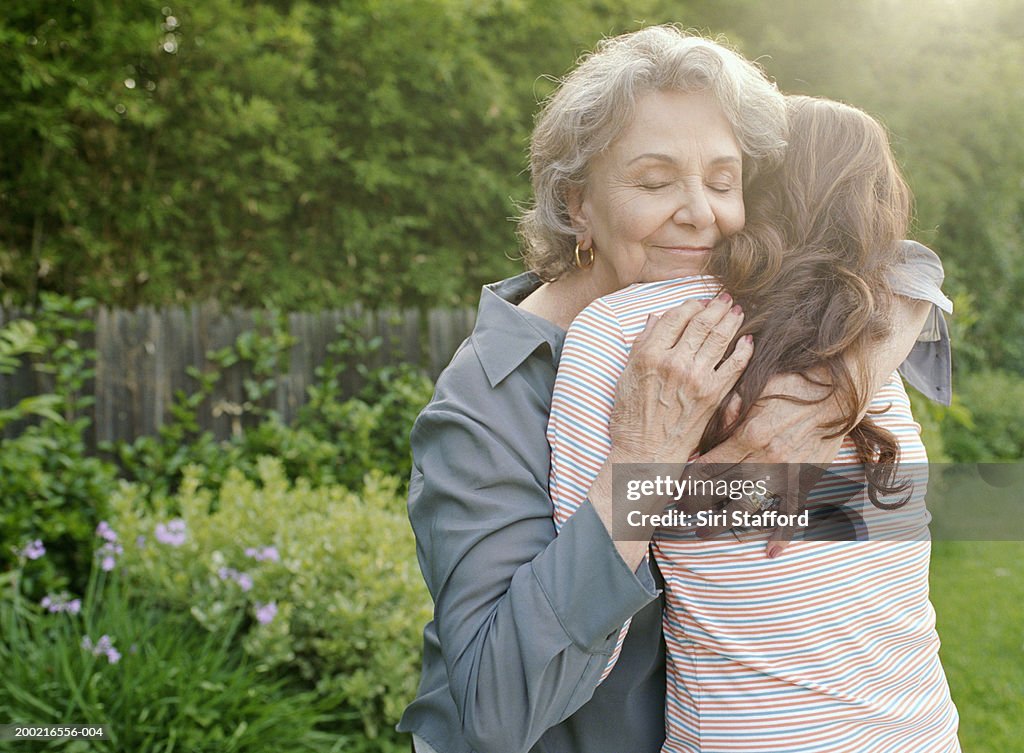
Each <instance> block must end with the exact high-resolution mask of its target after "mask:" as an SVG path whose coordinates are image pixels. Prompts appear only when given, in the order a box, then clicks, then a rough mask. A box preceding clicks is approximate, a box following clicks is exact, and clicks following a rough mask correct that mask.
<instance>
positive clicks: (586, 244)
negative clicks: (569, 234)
mask: <svg viewBox="0 0 1024 753" xmlns="http://www.w3.org/2000/svg"><path fill="white" fill-rule="evenodd" d="M566 209H567V210H568V213H569V221H570V222H571V223H572V224H573V227H575V228H577V233H576V238H577V240H579V244H580V248H590V246H591V245H592V243H593V240H592V238H591V236H590V219H589V217H588V216H587V207H586V202H585V201H584V196H583V189H582V188H581V187H579V186H573V187H572V188H570V189H569V193H568V195H567V196H566Z"/></svg>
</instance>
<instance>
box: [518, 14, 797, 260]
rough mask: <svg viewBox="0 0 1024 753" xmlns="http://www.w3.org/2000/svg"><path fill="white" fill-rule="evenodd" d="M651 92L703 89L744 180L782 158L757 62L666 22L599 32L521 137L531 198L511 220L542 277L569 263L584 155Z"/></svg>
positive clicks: (782, 132)
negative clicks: (735, 146) (572, 201)
mask: <svg viewBox="0 0 1024 753" xmlns="http://www.w3.org/2000/svg"><path fill="white" fill-rule="evenodd" d="M652 91H684V92H700V91H707V92H709V93H710V94H711V95H712V96H714V97H715V99H716V100H717V101H718V103H719V105H720V106H721V108H722V111H723V113H724V114H725V117H726V119H727V120H728V121H729V123H730V124H731V125H732V129H733V133H734V135H735V137H736V140H737V142H739V145H740V149H741V150H742V152H743V173H744V175H743V180H744V183H745V184H749V182H750V180H751V179H752V178H753V177H754V176H755V175H757V173H759V172H761V171H762V170H764V169H767V168H769V167H771V166H772V165H775V164H777V163H778V162H780V161H781V159H782V155H783V151H784V150H785V146H786V104H785V100H784V98H783V96H782V94H781V93H780V92H779V91H778V89H777V88H776V87H775V85H774V84H773V83H771V82H770V81H768V79H767V78H766V77H765V75H764V73H763V72H762V71H761V69H760V68H759V67H758V66H757V65H755V64H754V63H751V62H750V61H749V60H747V59H746V58H744V57H742V56H741V55H739V54H738V53H736V52H734V51H733V50H731V49H729V48H728V47H726V46H724V45H723V44H721V43H719V42H716V41H712V40H710V39H706V38H704V37H701V36H696V35H691V34H688V33H686V32H684V31H681V30H680V29H678V28H676V27H675V26H669V25H663V26H650V27H647V28H645V29H641V30H640V31H635V32H631V33H629V34H622V35H620V36H617V37H612V38H609V39H604V40H602V41H601V42H600V43H599V44H598V45H597V48H596V49H595V50H594V51H593V52H592V53H590V54H589V55H586V56H584V57H583V58H581V60H580V63H579V65H578V66H577V67H576V69H575V70H573V71H572V72H571V73H570V74H569V75H568V76H566V77H565V78H564V79H563V80H562V82H561V85H560V86H559V87H558V88H557V89H556V90H555V92H554V93H553V94H552V95H551V97H550V98H549V99H548V100H547V102H546V103H545V104H544V106H543V108H542V109H541V111H540V114H539V115H538V117H537V123H536V126H535V127H534V129H533V135H532V137H531V139H530V174H531V177H532V180H533V204H532V206H531V207H530V208H529V209H527V210H526V211H525V212H523V213H522V215H521V216H520V219H519V228H518V232H519V237H520V238H521V240H522V243H523V258H524V260H525V262H526V265H527V267H528V268H529V269H532V270H533V271H534V272H536V273H537V274H538V275H539V276H540V277H541V278H542V279H545V280H554V279H557V278H558V277H559V276H561V275H563V274H564V273H566V272H568V271H569V270H571V269H572V268H573V249H574V247H575V235H576V234H577V233H578V232H580V228H577V227H574V226H573V224H572V221H571V220H570V218H569V208H568V200H569V195H570V192H571V191H572V190H573V189H577V190H582V189H583V187H584V186H585V184H586V179H587V170H588V168H589V166H590V163H591V160H592V159H593V158H594V157H595V156H596V155H597V154H599V153H600V152H602V151H603V150H605V149H607V148H608V147H609V146H611V144H612V142H614V140H615V139H616V138H617V137H618V136H619V134H620V133H622V131H623V130H624V129H625V128H626V127H627V126H628V124H629V123H630V122H631V121H632V119H633V115H634V112H635V110H636V104H637V100H638V99H639V98H640V97H641V96H642V95H644V94H647V93H649V92H652Z"/></svg>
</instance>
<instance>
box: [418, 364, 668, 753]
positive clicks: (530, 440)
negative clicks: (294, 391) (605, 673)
mask: <svg viewBox="0 0 1024 753" xmlns="http://www.w3.org/2000/svg"><path fill="white" fill-rule="evenodd" d="M462 356H465V357H467V358H470V359H472V358H475V355H473V354H472V353H470V352H464V353H463V354H462ZM534 360H539V359H534ZM463 365H465V364H463ZM470 367H472V364H470ZM549 368H550V367H549ZM452 381H453V382H454V380H452ZM449 386H450V387H451V388H452V389H450V390H447V389H446V385H445V384H443V383H439V393H438V397H437V398H435V400H434V401H433V402H432V403H431V405H430V406H429V407H428V408H427V409H426V410H425V411H424V412H423V414H421V416H420V418H419V419H418V420H417V422H416V426H415V427H414V429H413V434H412V442H413V450H414V458H415V464H416V469H415V471H414V476H413V483H412V485H411V489H410V505H409V510H410V519H411V521H412V524H413V528H414V530H415V532H416V539H417V547H418V555H419V557H420V565H421V569H422V570H423V574H424V577H425V579H426V581H427V586H428V588H429V589H430V592H431V595H432V596H433V598H434V615H435V623H436V630H437V635H438V641H439V643H440V649H441V653H442V655H443V660H444V665H445V668H446V671H447V676H448V689H449V691H450V693H451V696H452V700H453V701H454V703H455V706H456V709H457V712H458V718H459V721H460V723H461V726H462V735H463V737H464V738H465V740H466V742H467V743H468V744H469V745H470V746H471V747H472V748H474V749H477V750H487V751H494V752H495V753H501V752H504V751H509V752H513V751H519V752H523V751H527V750H529V749H530V748H531V747H532V746H533V745H534V744H535V743H536V741H537V740H538V739H539V738H540V737H541V735H543V734H544V732H546V731H547V730H548V729H550V728H551V727H553V726H555V725H556V724H558V723H559V722H561V721H563V720H564V719H565V718H567V717H568V716H570V715H571V714H572V713H573V712H575V711H576V710H577V709H578V708H579V707H580V706H582V705H583V704H584V703H585V702H586V701H587V700H589V699H590V697H591V696H592V694H593V692H594V689H595V687H596V686H597V684H598V681H599V679H600V676H601V673H602V670H603V669H604V667H605V665H606V663H607V660H608V656H609V655H610V653H611V651H612V648H613V647H614V643H615V637H616V635H617V633H618V629H619V627H620V626H621V625H622V623H623V622H625V621H626V620H627V619H629V618H630V617H631V616H632V615H633V614H635V613H636V612H637V611H638V610H639V609H640V608H642V607H643V606H644V605H646V604H648V603H649V602H651V601H652V600H653V599H654V598H656V595H657V594H656V590H655V587H654V581H653V578H652V576H651V574H650V571H649V569H648V568H647V567H646V566H644V567H643V568H641V569H640V571H639V577H638V575H637V574H634V572H633V571H632V569H631V568H630V567H628V566H627V565H626V564H625V563H624V562H623V561H622V559H621V557H620V556H619V555H618V553H617V552H616V549H615V546H614V544H613V543H612V541H611V539H610V537H609V536H608V533H607V531H606V529H605V527H604V525H603V524H602V523H601V521H600V519H599V518H598V517H597V515H596V514H595V512H594V510H593V508H591V507H590V505H589V504H584V505H583V506H582V507H581V508H580V510H579V511H578V513H577V514H576V515H574V516H573V517H572V519H571V520H570V521H568V522H567V524H566V525H565V527H564V528H563V529H562V533H561V535H560V536H558V537H557V538H556V537H555V532H554V525H553V522H552V519H551V501H550V498H549V497H548V494H547V472H548V459H547V454H548V449H547V442H546V441H545V437H544V430H545V426H546V420H547V396H546V395H544V394H543V390H540V391H538V390H537V389H535V386H536V385H535V384H531V383H529V380H528V379H527V378H526V377H524V376H523V375H522V374H521V373H518V372H517V373H513V374H512V375H510V376H509V377H508V378H506V379H505V380H504V381H503V382H502V383H501V384H499V385H497V386H496V387H495V388H494V389H491V388H490V387H489V386H488V385H487V384H486V382H485V381H484V380H483V378H482V377H481V378H479V379H465V380H460V381H459V382H458V384H454V383H453V384H451V385H449Z"/></svg>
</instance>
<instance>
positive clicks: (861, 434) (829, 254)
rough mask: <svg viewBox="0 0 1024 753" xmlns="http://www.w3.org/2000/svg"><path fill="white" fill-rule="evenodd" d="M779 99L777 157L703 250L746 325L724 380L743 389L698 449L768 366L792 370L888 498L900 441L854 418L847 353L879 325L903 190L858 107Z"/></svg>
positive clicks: (856, 401) (901, 225) (768, 373)
mask: <svg viewBox="0 0 1024 753" xmlns="http://www.w3.org/2000/svg"><path fill="white" fill-rule="evenodd" d="M787 110H788V113H789V127H790V134H789V147H788V148H787V150H786V155H785V157H784V159H783V162H782V165H781V166H780V167H779V168H778V169H777V170H775V171H773V172H771V173H768V174H765V175H762V176H761V177H760V178H759V179H758V180H757V182H756V183H755V184H752V185H751V188H750V190H749V191H748V201H747V224H746V226H745V228H744V229H743V231H741V232H740V233H738V234H737V235H735V236H733V237H732V238H730V239H728V240H727V241H725V242H724V243H723V244H722V245H721V246H720V247H719V248H717V249H716V251H715V253H714V254H712V258H711V260H710V262H709V267H710V269H709V271H710V273H711V274H713V275H715V276H716V277H718V278H719V279H720V280H721V282H722V283H723V285H724V287H725V289H726V290H728V291H729V292H730V293H732V294H733V295H734V296H735V298H736V299H737V301H738V302H740V303H741V304H742V305H743V309H744V312H745V314H746V318H745V320H744V326H743V329H742V330H741V332H740V333H739V335H737V336H738V337H739V336H742V335H744V334H747V333H751V334H754V335H755V342H756V347H755V349H754V355H753V357H752V359H751V362H750V364H749V365H748V366H747V368H746V370H745V371H744V373H743V375H742V376H741V378H740V380H739V382H738V383H737V385H736V388H735V392H736V393H737V394H739V396H740V398H741V399H742V408H741V412H740V416H739V418H738V420H737V421H736V422H735V423H734V424H733V425H732V426H726V425H725V422H724V405H725V403H723V407H722V408H720V409H719V411H718V413H717V414H716V416H715V418H714V419H713V420H712V422H711V424H710V425H709V426H708V430H707V432H706V433H705V435H704V439H703V440H702V444H701V450H702V451H705V450H707V449H708V448H710V447H713V446H714V445H716V444H718V443H719V442H721V441H722V440H723V439H725V437H727V436H728V434H729V433H730V432H731V430H732V429H734V428H735V427H736V426H738V425H739V424H740V423H742V421H743V420H744V419H745V418H746V417H747V415H748V414H749V411H750V410H751V408H752V407H753V406H754V403H755V402H756V401H757V399H758V398H759V397H760V396H761V394H762V392H763V391H764V389H765V387H766V385H767V383H768V380H769V379H770V378H771V377H773V376H775V375H777V374H781V373H783V372H797V373H803V374H804V375H805V376H806V377H807V378H809V379H810V380H811V381H814V382H817V383H819V384H823V385H824V386H826V387H828V388H829V394H830V395H831V396H835V398H836V399H837V401H838V403H839V405H840V406H841V408H842V416H841V417H840V418H839V419H838V420H836V421H834V422H831V423H829V424H826V425H825V426H824V428H828V429H834V430H835V431H834V433H833V434H832V436H840V435H842V434H850V435H851V437H852V438H853V440H854V442H855V443H856V447H857V452H858V455H859V457H860V459H861V461H862V462H864V464H865V470H866V476H867V480H868V482H869V495H870V498H871V501H872V502H873V503H874V504H875V505H876V506H878V507H896V506H899V505H902V504H904V503H905V502H906V499H903V500H902V501H900V502H897V503H896V504H894V505H887V504H883V503H880V502H879V501H878V498H877V494H878V492H882V493H885V494H892V493H895V492H898V491H901V490H903V489H904V488H905V487H904V485H902V484H899V483H897V482H896V480H895V474H896V463H897V462H898V459H899V458H898V456H899V445H898V444H897V442H896V438H895V437H894V436H893V435H892V433H890V432H889V431H887V430H885V429H883V428H882V427H880V426H878V425H877V424H875V423H874V422H873V421H872V420H871V417H870V416H865V417H864V418H863V419H861V420H859V421H858V416H859V415H860V414H861V412H862V411H863V410H864V407H865V406H866V405H867V404H868V401H869V400H870V398H871V395H870V394H868V392H869V389H870V386H869V385H868V384H867V380H866V379H865V378H863V377H861V378H858V377H856V376H855V375H854V374H853V373H852V372H851V370H850V369H849V367H848V366H847V359H848V358H851V357H852V358H855V359H856V358H860V359H861V360H862V361H863V359H864V358H866V356H867V355H868V352H869V349H870V347H871V346H872V345H875V344H877V343H879V342H880V341H882V340H883V339H884V338H885V337H886V335H887V334H888V333H889V330H890V327H891V313H892V305H893V294H892V292H891V290H890V289H889V285H888V281H887V273H888V271H889V270H890V269H891V268H892V266H893V265H894V263H895V262H896V261H897V260H898V258H899V254H900V240H901V239H902V238H904V237H905V236H906V232H907V226H908V224H909V219H910V191H909V189H908V188H907V185H906V183H905V181H904V180H903V177H902V176H901V174H900V170H899V167H898V166H897V164H896V161H895V159H894V157H893V155H892V151H891V149H890V147H889V140H888V138H887V135H886V132H885V130H884V129H883V128H882V126H881V125H880V124H879V123H878V122H877V121H876V120H874V119H873V118H872V117H870V116H869V115H867V114H866V113H864V112H862V111H860V110H858V109H856V108H854V107H850V106H848V105H844V104H841V103H839V102H834V101H831V100H826V99H816V98H812V97H803V96H793V97H788V98H787ZM812 371H813V373H814V374H817V375H819V376H820V377H821V378H820V379H817V378H815V377H814V376H811V373H812ZM822 375H823V376H822ZM790 399H792V398H790Z"/></svg>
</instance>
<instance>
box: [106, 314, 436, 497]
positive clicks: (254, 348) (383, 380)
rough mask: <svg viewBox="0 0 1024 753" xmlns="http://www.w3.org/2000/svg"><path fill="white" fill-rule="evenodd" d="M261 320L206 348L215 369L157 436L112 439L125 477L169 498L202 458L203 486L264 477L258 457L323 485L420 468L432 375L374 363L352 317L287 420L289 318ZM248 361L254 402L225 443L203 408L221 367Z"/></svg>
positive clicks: (179, 402)
mask: <svg viewBox="0 0 1024 753" xmlns="http://www.w3.org/2000/svg"><path fill="white" fill-rule="evenodd" d="M258 324H259V325H260V326H261V327H262V329H263V330H266V331H265V332H261V331H255V330H254V331H248V332H244V333H242V334H241V335H240V336H239V337H238V339H237V341H236V342H235V343H234V345H232V346H230V347H228V348H223V349H221V350H220V351H216V352H211V353H208V354H207V358H208V359H209V360H210V361H211V362H212V363H213V364H215V366H214V367H213V368H211V369H210V370H208V371H205V372H200V371H198V370H196V369H194V368H193V369H192V370H191V371H190V374H191V376H192V377H193V378H194V379H195V380H196V388H195V390H193V391H192V392H191V393H185V392H179V393H178V394H177V395H176V397H175V400H174V403H173V405H172V407H171V411H170V413H171V416H170V420H169V421H167V422H166V423H165V424H164V425H163V426H162V427H161V428H160V430H159V433H158V434H157V435H156V436H143V437H139V438H138V439H136V440H134V441H133V442H130V443H128V442H122V443H118V444H106V445H104V449H105V450H107V451H108V452H110V453H112V454H113V455H114V456H115V457H116V458H117V459H118V462H119V465H120V467H121V470H122V472H123V473H124V475H125V477H126V478H128V479H129V480H131V481H137V482H139V483H141V484H144V485H145V486H146V487H148V488H149V490H150V491H151V492H152V493H153V495H155V496H166V495H170V494H174V493H175V492H176V491H177V489H178V487H179V485H180V483H181V481H182V478H183V473H184V469H185V468H186V467H187V466H190V465H194V466H197V468H198V470H196V471H194V473H195V474H197V475H196V478H198V479H199V485H200V486H202V487H205V488H208V489H213V490H216V489H217V488H219V487H220V485H221V484H222V483H223V482H224V479H225V475H226V473H227V472H228V470H229V469H235V470H240V471H241V472H242V473H243V475H245V476H246V477H247V478H249V479H251V480H254V481H255V480H258V478H259V473H258V470H257V463H256V461H257V458H259V457H261V456H264V455H273V456H275V457H279V458H281V460H282V462H283V468H284V470H285V473H286V475H287V477H288V478H289V479H290V480H292V481H295V480H296V479H299V478H305V479H307V480H308V481H309V482H310V483H312V484H313V485H314V486H317V485H320V484H334V483H340V484H342V485H344V486H347V487H349V488H353V489H354V488H357V487H358V486H359V485H360V484H361V483H362V480H363V476H365V475H366V474H367V473H370V472H371V471H380V472H382V473H384V474H386V475H393V476H397V477H399V478H401V479H403V484H404V483H405V479H408V477H409V474H410V472H411V470H412V459H411V455H412V453H411V449H410V447H409V431H410V429H411V427H412V423H413V421H414V420H415V418H416V416H417V414H418V413H419V412H420V410H422V408H423V406H424V405H426V404H427V402H428V401H429V399H430V396H431V393H432V392H433V384H432V382H431V381H430V380H429V379H428V378H427V377H426V376H424V375H423V374H422V373H421V372H420V371H419V370H418V369H416V368H415V367H413V366H412V365H410V364H400V365H395V366H380V367H377V368H369V367H367V366H366V365H365V362H367V361H369V360H371V359H372V358H373V357H374V355H375V353H376V351H377V350H378V349H379V348H380V346H381V341H380V339H379V338H374V339H372V340H368V339H367V338H366V337H365V336H364V335H363V334H362V333H361V331H360V327H361V322H359V321H358V320H355V321H349V322H346V323H343V324H342V325H340V326H339V328H338V332H337V338H336V339H335V341H334V342H332V343H331V344H330V345H329V346H328V359H327V362H326V363H325V364H324V365H322V366H320V367H318V368H317V370H316V378H317V382H316V384H314V385H312V386H311V387H310V388H309V390H308V393H309V401H308V402H307V403H306V404H305V405H304V406H303V407H302V408H301V409H300V411H299V413H298V415H297V416H296V418H295V420H294V421H293V422H292V424H291V425H286V424H284V423H283V422H282V420H281V418H280V416H279V415H278V414H277V413H276V412H274V411H273V410H269V409H267V408H266V407H265V404H266V403H267V402H268V398H269V396H271V395H272V394H273V391H274V389H275V387H276V381H275V380H276V376H275V375H276V374H278V373H283V372H284V371H287V365H286V364H287V362H286V352H287V349H288V348H289V347H290V345H291V344H292V339H291V337H290V335H288V334H287V332H286V327H287V322H286V320H285V319H284V318H283V317H281V316H280V315H279V314H277V313H274V312H272V313H271V315H270V316H269V317H267V318H266V321H265V322H263V323H260V322H258ZM263 324H266V325H267V326H265V327H264V326H263ZM242 361H244V362H248V363H249V364H250V366H251V370H252V374H253V377H252V378H251V379H247V380H245V390H246V399H245V401H244V402H243V403H242V404H241V405H239V406H237V408H238V410H239V421H240V422H243V425H244V426H245V427H246V428H245V430H244V431H242V432H240V433H239V434H237V435H236V436H233V437H232V438H231V439H230V440H225V441H218V440H217V439H216V438H215V437H214V436H213V435H212V434H211V433H210V432H207V431H203V430H201V428H200V422H199V419H198V412H199V411H200V410H204V409H205V406H206V405H207V404H208V401H209V399H210V397H211V396H212V395H213V392H214V388H215V385H216V384H217V382H218V381H219V380H220V378H221V369H225V368H229V367H232V366H234V365H236V364H238V363H239V362H242ZM353 363H355V364H356V365H355V366H354V367H353V365H352V364H353ZM349 370H353V371H354V372H355V374H356V375H357V376H358V377H359V378H360V379H361V381H362V385H363V386H362V387H361V388H360V389H359V391H358V392H357V394H355V395H354V396H352V397H349V398H344V397H343V396H342V382H343V378H344V376H345V375H346V372H348V371H349Z"/></svg>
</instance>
